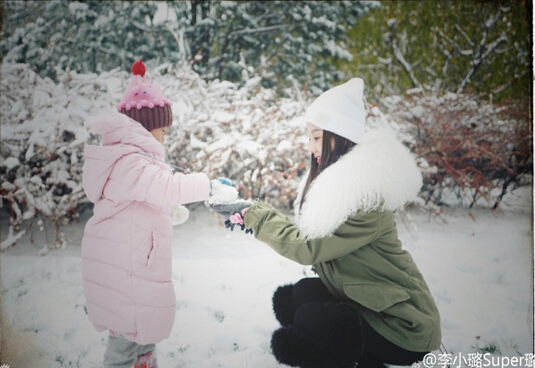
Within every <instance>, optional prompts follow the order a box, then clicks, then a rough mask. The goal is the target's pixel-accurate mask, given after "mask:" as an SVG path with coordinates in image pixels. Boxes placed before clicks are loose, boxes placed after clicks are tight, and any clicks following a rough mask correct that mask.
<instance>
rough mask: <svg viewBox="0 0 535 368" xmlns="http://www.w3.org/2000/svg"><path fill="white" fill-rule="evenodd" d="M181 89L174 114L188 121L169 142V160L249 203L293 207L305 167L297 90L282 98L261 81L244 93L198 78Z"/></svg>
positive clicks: (301, 98) (302, 101)
mask: <svg viewBox="0 0 535 368" xmlns="http://www.w3.org/2000/svg"><path fill="white" fill-rule="evenodd" d="M184 82H185V81H184V80H182V83H184ZM191 87H193V88H191ZM183 89H184V91H183V92H182V94H181V95H180V103H181V104H180V105H179V106H177V107H173V111H177V113H178V114H181V115H185V116H181V117H180V118H179V119H178V120H179V124H178V126H177V127H174V129H173V131H172V133H171V134H170V136H168V140H167V141H166V143H167V147H168V158H169V160H170V161H171V162H173V163H175V164H177V165H179V166H183V167H186V168H188V169H189V170H191V171H203V172H205V173H206V174H207V175H208V176H209V177H211V178H216V177H219V176H224V177H228V178H230V179H232V180H233V182H234V185H235V186H236V187H237V188H238V189H239V190H240V194H241V195H242V196H243V197H245V198H261V199H265V200H267V201H268V202H271V203H272V204H274V205H275V206H278V207H281V208H288V207H290V206H291V203H292V201H293V199H294V198H295V190H296V188H297V184H298V182H299V177H300V176H301V175H302V174H303V172H304V171H305V169H306V165H307V153H306V144H307V142H308V140H307V137H306V127H305V124H304V123H303V122H302V121H301V119H300V117H301V116H302V115H303V113H304V110H305V107H306V103H307V102H306V98H305V97H304V96H303V95H301V94H300V92H299V89H298V88H296V89H294V90H289V91H288V94H290V96H291V97H289V98H284V99H282V98H278V97H276V95H275V93H274V91H273V90H270V89H264V88H262V87H261V85H260V78H253V79H250V80H249V81H248V83H246V84H245V85H244V86H243V87H241V88H238V87H237V85H236V84H233V83H229V82H221V83H209V84H208V83H205V82H203V81H202V80H201V79H200V78H197V79H195V80H190V81H188V83H186V84H185V85H184V86H183Z"/></svg>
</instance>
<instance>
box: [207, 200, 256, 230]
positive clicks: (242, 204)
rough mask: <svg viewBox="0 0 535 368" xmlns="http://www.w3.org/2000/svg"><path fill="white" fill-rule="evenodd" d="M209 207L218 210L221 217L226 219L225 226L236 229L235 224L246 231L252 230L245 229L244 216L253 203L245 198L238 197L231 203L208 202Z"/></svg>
mask: <svg viewBox="0 0 535 368" xmlns="http://www.w3.org/2000/svg"><path fill="white" fill-rule="evenodd" d="M206 205H207V206H208V208H210V209H211V210H212V211H215V212H217V213H218V214H219V215H220V216H221V217H223V218H224V219H225V226H226V227H227V228H230V229H231V230H234V227H235V226H239V227H240V228H241V229H242V230H245V232H246V233H248V232H251V233H252V230H251V229H245V222H244V220H243V217H244V216H245V213H246V212H247V210H248V209H249V207H251V205H252V203H251V202H249V201H245V200H243V199H238V200H236V201H234V202H230V203H213V204H210V203H208V202H207V203H206Z"/></svg>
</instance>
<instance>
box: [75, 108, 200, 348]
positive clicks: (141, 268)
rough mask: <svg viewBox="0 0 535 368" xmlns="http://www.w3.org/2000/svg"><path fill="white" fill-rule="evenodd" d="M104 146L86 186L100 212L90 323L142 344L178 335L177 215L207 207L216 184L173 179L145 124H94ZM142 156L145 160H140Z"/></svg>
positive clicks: (118, 117)
mask: <svg viewBox="0 0 535 368" xmlns="http://www.w3.org/2000/svg"><path fill="white" fill-rule="evenodd" d="M87 125H88V126H90V127H91V130H92V132H93V133H94V134H98V135H100V136H102V144H103V145H102V146H95V145H88V146H86V147H85V163H84V168H83V185H84V190H85V193H86V195H87V197H88V198H89V199H90V200H91V201H92V202H93V203H94V204H95V207H94V214H93V217H91V219H90V220H89V221H88V222H87V225H86V227H85V231H84V237H83V240H82V276H83V287H84V294H85V298H86V302H87V313H88V315H89V320H90V321H91V322H93V324H94V325H95V328H97V330H99V331H104V330H105V329H110V330H111V331H114V332H116V333H119V334H121V335H123V336H125V337H126V338H128V339H129V340H132V341H134V342H137V343H139V344H143V345H144V344H148V343H157V342H159V341H161V340H163V339H165V338H167V337H169V335H170V333H171V329H172V327H173V322H174V318H175V293H174V289H173V285H172V282H171V278H172V264H171V263H172V254H171V253H172V251H171V238H172V235H173V228H172V222H171V213H172V207H176V206H178V205H181V204H185V203H191V202H197V201H203V200H206V199H207V198H208V195H209V192H210V184H209V179H208V177H207V176H206V175H204V174H201V173H198V174H191V175H183V174H179V173H176V174H173V172H172V170H171V168H170V167H169V166H168V165H166V164H165V163H162V162H159V161H156V160H153V159H151V158H150V157H147V156H145V155H149V156H152V157H154V158H155V159H158V160H164V147H163V146H162V144H160V143H159V142H158V141H157V140H156V139H155V138H154V137H153V136H152V134H151V133H150V132H148V131H147V130H146V129H145V128H143V126H141V124H139V123H137V122H136V121H134V120H131V119H130V118H128V117H127V116H125V115H122V114H119V113H116V112H110V113H107V114H104V115H101V116H99V117H97V118H93V119H91V120H89V121H88V123H87ZM139 152H142V153H143V154H145V155H141V154H139Z"/></svg>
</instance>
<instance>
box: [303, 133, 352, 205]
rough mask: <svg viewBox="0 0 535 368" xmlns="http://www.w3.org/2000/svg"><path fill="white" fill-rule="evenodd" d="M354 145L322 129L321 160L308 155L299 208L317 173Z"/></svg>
mask: <svg viewBox="0 0 535 368" xmlns="http://www.w3.org/2000/svg"><path fill="white" fill-rule="evenodd" d="M333 142H334V145H333ZM355 145H356V143H354V142H351V141H350V140H348V139H346V138H344V137H341V136H339V135H338V134H336V133H332V132H329V131H327V130H324V131H323V141H322V147H321V162H320V163H319V164H318V162H317V161H316V159H315V158H314V155H312V154H311V155H310V172H309V174H308V179H307V181H306V184H305V188H304V189H303V194H302V195H301V198H300V200H301V203H300V204H299V210H301V208H303V203H305V198H306V194H307V192H308V189H309V187H310V184H312V182H313V181H314V179H316V178H317V177H318V175H319V174H321V173H322V172H323V170H325V169H326V168H328V167H329V166H331V165H332V164H334V163H335V162H336V161H338V160H339V159H340V157H342V156H343V155H345V154H346V153H348V152H349V150H350V149H351V148H353V147H354V146H355ZM333 146H334V147H333Z"/></svg>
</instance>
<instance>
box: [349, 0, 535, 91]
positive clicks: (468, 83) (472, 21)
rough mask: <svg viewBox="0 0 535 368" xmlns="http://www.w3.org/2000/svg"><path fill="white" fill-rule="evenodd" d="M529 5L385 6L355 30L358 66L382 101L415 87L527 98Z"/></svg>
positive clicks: (355, 70)
mask: <svg viewBox="0 0 535 368" xmlns="http://www.w3.org/2000/svg"><path fill="white" fill-rule="evenodd" d="M530 30H531V19H530V16H529V8H528V4H527V2H526V1H496V2H485V1H476V0H471V1H448V2H440V1H385V2H381V6H380V7H379V8H376V9H373V10H371V11H370V12H369V13H368V14H367V15H366V16H365V17H363V18H361V19H360V20H359V22H358V23H357V24H355V26H354V28H353V29H352V30H351V32H350V33H351V40H352V43H351V45H350V49H351V51H352V53H353V54H354V55H355V61H356V62H355V63H353V64H351V65H344V66H343V67H342V66H341V68H342V69H344V70H346V71H348V70H350V71H351V72H352V73H355V74H356V73H358V74H360V75H362V76H363V77H364V78H365V79H366V80H367V81H368V84H369V85H372V86H374V93H375V94H378V95H385V94H400V93H403V92H404V91H406V90H407V89H410V88H424V89H434V90H441V91H450V92H468V93H473V94H480V95H484V96H487V95H489V94H490V95H493V96H494V99H495V100H501V99H504V98H508V97H512V98H525V97H526V96H529V95H531V93H530V83H531V82H530V79H529V67H530V60H531V54H530V49H531V46H530V38H531V35H530Z"/></svg>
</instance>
